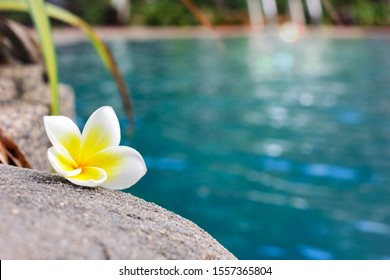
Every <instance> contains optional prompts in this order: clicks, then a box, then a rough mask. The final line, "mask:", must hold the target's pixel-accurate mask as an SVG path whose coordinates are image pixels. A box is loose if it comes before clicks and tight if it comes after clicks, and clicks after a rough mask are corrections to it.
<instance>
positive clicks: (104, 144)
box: [81, 106, 121, 162]
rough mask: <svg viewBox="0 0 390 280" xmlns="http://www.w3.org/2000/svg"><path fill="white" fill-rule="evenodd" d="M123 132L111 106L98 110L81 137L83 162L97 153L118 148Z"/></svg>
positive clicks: (91, 117) (89, 120)
mask: <svg viewBox="0 0 390 280" xmlns="http://www.w3.org/2000/svg"><path fill="white" fill-rule="evenodd" d="M120 140H121V131H120V126H119V121H118V118H117V116H116V114H115V112H114V110H113V109H112V108H111V107H109V106H104V107H101V108H99V109H97V110H96V111H95V112H94V113H93V114H92V115H91V116H90V117H89V119H88V121H87V123H86V124H85V127H84V129H83V133H82V136H81V149H82V157H83V158H82V159H81V161H82V162H87V161H88V160H89V159H90V158H91V157H93V156H94V155H95V154H96V153H98V152H100V151H102V150H104V149H107V148H109V147H114V146H118V145H119V142H120Z"/></svg>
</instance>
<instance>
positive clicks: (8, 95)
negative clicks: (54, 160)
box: [0, 65, 74, 170]
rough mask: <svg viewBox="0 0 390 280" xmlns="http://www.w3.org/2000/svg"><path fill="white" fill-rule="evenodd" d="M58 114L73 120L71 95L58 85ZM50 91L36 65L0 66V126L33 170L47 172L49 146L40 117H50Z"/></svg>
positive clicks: (71, 92) (39, 68) (72, 95)
mask: <svg viewBox="0 0 390 280" xmlns="http://www.w3.org/2000/svg"><path fill="white" fill-rule="evenodd" d="M60 102H61V114H63V115H66V116H68V117H70V118H74V93H73V91H72V89H71V88H70V87H67V86H64V85H61V86H60ZM50 103H51V98H50V90H49V87H48V85H47V84H46V83H44V81H43V70H42V68H41V67H40V66H39V65H27V66H26V65H24V66H20V65H19V66H4V65H2V66H1V67H0V127H2V128H3V130H4V131H5V132H6V133H7V134H8V135H9V136H10V137H11V138H12V139H13V140H14V141H15V143H16V144H17V145H18V147H19V149H20V150H21V151H22V153H23V154H24V155H25V156H26V158H27V160H28V161H29V162H30V163H31V165H32V167H33V168H34V169H39V170H49V169H50V165H49V163H48V161H47V160H46V153H47V149H48V148H49V147H50V143H49V140H48V139H47V136H46V132H45V130H44V126H43V116H45V115H49V114H50Z"/></svg>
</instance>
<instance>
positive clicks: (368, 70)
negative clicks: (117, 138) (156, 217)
mask: <svg viewBox="0 0 390 280" xmlns="http://www.w3.org/2000/svg"><path fill="white" fill-rule="evenodd" d="M223 41H224V46H225V47H224V49H222V50H221V48H219V47H218V46H217V45H216V44H215V41H213V40H209V39H177V40H144V41H126V40H116V41H112V42H110V44H109V45H110V48H111V50H112V51H113V53H114V56H115V57H116V58H117V60H118V63H119V66H120V68H121V70H122V71H123V73H124V76H125V78H126V81H127V82H128V84H129V86H130V88H131V90H132V93H133V97H134V103H135V110H136V116H137V119H136V126H137V131H136V134H135V135H134V136H133V137H132V138H129V137H128V135H126V133H124V135H123V136H122V137H123V139H122V143H123V144H126V145H131V146H133V147H134V148H136V149H137V150H138V151H140V152H141V154H142V155H143V156H144V157H145V160H146V163H147V166H148V173H147V175H146V176H145V177H144V178H143V179H142V180H141V181H140V182H139V183H137V184H136V185H135V186H134V187H132V188H131V189H129V190H128V191H129V192H130V193H132V194H134V195H137V196H139V197H142V198H144V199H145V200H148V201H152V202H155V203H157V204H158V205H161V206H163V207H165V208H167V209H169V210H171V211H173V212H175V213H177V214H180V215H182V216H183V217H185V218H188V219H190V220H191V221H193V222H195V223H196V224H198V225H199V226H200V227H202V228H204V229H205V230H206V231H208V232H209V233H210V234H212V235H213V236H214V237H215V238H216V239H217V240H218V241H219V242H220V243H222V244H223V245H224V246H225V247H227V248H228V249H229V250H230V251H231V252H232V253H233V254H235V255H236V256H237V257H238V258H240V259H388V258H390V189H389V188H390V184H389V183H390V52H389V46H390V38H360V39H359V38H355V39H335V38H333V39H332V38H329V37H323V36H318V35H311V36H307V37H305V38H303V39H302V40H300V41H299V42H297V43H294V44H290V43H286V42H283V41H281V40H280V39H279V38H278V37H273V36H260V37H259V38H252V37H238V38H226V39H223ZM59 60H60V72H61V80H62V81H64V82H66V83H69V84H71V85H72V86H73V87H74V89H75V91H76V93H77V104H76V107H77V113H78V121H79V123H80V125H82V124H83V123H84V122H85V120H86V118H87V117H88V116H89V115H90V114H91V113H92V112H93V111H94V110H95V109H96V108H98V107H100V106H103V105H111V106H113V107H114V109H115V110H116V112H117V113H118V115H119V117H120V120H121V124H122V126H123V127H125V126H126V120H125V118H124V115H123V113H122V107H121V104H120V98H119V95H118V94H117V93H116V88H115V84H114V83H113V81H112V79H111V78H110V77H109V75H108V74H107V73H106V72H105V70H104V69H103V67H102V65H101V62H100V60H99V59H98V57H97V56H96V54H95V52H94V51H93V50H92V48H91V47H90V46H89V45H88V44H87V43H83V42H80V43H76V44H72V45H68V46H63V47H61V48H60V49H59Z"/></svg>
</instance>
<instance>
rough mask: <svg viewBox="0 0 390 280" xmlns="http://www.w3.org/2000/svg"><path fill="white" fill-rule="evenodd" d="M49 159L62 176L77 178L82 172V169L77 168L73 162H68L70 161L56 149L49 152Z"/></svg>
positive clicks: (52, 148)
mask: <svg viewBox="0 0 390 280" xmlns="http://www.w3.org/2000/svg"><path fill="white" fill-rule="evenodd" d="M47 157H48V158H49V162H50V164H51V166H53V168H54V170H55V171H57V172H58V173H59V174H61V175H62V176H76V175H79V174H80V173H81V171H82V169H81V168H77V166H76V167H75V166H74V165H73V164H72V162H70V161H68V159H67V158H66V157H64V156H63V155H62V153H60V152H58V150H57V149H56V147H51V148H50V149H49V150H48V151H47Z"/></svg>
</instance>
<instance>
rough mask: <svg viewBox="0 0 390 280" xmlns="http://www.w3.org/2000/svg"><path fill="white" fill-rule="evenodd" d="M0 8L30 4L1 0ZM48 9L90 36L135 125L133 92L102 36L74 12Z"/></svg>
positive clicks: (17, 8) (19, 8) (24, 8)
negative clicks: (129, 88) (130, 90)
mask: <svg viewBox="0 0 390 280" xmlns="http://www.w3.org/2000/svg"><path fill="white" fill-rule="evenodd" d="M0 10H5V11H19V12H27V11H28V6H27V4H26V3H25V1H24V0H0ZM46 11H47V13H48V15H49V16H50V17H52V18H55V19H57V20H60V21H63V22H65V23H67V24H70V25H72V26H75V27H78V28H80V29H81V30H82V31H83V32H84V33H85V34H86V36H87V37H88V38H89V40H90V41H91V43H92V44H93V46H94V47H95V49H96V51H97V52H98V54H99V55H100V57H101V59H102V61H103V63H104V65H105V67H106V68H107V69H108V70H109V72H110V73H111V74H112V76H113V77H114V79H115V81H116V84H117V86H118V90H119V93H120V95H121V98H122V103H123V106H124V110H125V113H126V116H127V117H128V119H129V122H130V124H131V125H134V111H133V102H132V99H131V94H130V92H129V90H128V88H127V86H126V83H125V82H124V80H123V77H122V75H121V73H120V71H119V68H118V66H117V65H116V63H115V61H114V59H113V57H112V55H111V53H110V52H109V50H108V48H107V47H106V45H105V44H104V42H103V41H102V40H101V39H100V37H99V36H98V35H97V33H96V32H95V31H94V30H93V29H92V27H91V26H90V25H89V24H88V23H86V22H85V21H84V20H82V19H81V18H79V17H77V16H75V15H73V14H72V13H70V12H68V11H66V10H64V9H62V8H60V7H57V6H55V5H51V4H46Z"/></svg>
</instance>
